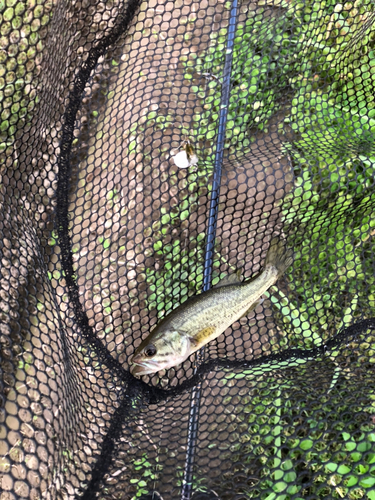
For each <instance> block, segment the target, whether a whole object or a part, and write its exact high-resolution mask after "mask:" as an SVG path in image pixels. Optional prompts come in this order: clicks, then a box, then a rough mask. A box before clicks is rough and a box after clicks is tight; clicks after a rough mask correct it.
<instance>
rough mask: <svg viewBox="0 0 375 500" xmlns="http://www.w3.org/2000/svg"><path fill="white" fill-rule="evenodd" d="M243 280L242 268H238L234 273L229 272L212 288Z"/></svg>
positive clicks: (236, 283)
mask: <svg viewBox="0 0 375 500" xmlns="http://www.w3.org/2000/svg"><path fill="white" fill-rule="evenodd" d="M238 283H242V282H241V269H238V270H237V271H236V272H235V273H234V274H228V275H227V276H224V278H223V279H221V280H220V281H219V283H218V284H217V285H215V286H213V287H212V288H220V287H221V286H226V285H238Z"/></svg>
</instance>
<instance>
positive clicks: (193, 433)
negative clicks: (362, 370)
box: [181, 0, 238, 500]
mask: <svg viewBox="0 0 375 500" xmlns="http://www.w3.org/2000/svg"><path fill="white" fill-rule="evenodd" d="M237 4H238V0H233V1H232V8H231V11H230V18H229V27H228V39H227V48H226V53H225V62H224V74H223V83H222V91H221V100H220V115H219V130H218V135H217V142H216V154H215V164H214V176H213V181H212V196H211V202H210V212H209V218H208V228H207V240H206V250H205V255H204V272H203V291H204V292H207V291H208V290H209V289H210V287H211V279H212V264H213V255H214V246H215V235H216V224H217V213H218V206H219V193H220V182H221V166H222V163H223V155H224V143H225V130H226V125H227V115H228V106H229V96H230V83H231V82H230V78H231V73H232V61H233V46H234V37H235V33H236V21H237ZM203 356H204V347H202V349H201V350H200V352H199V354H198V356H197V364H199V362H200V360H201V359H203ZM195 371H196V369H195ZM200 399H201V384H198V385H197V387H196V388H194V390H193V392H192V395H191V402H190V415H189V427H188V442H187V451H186V460H185V470H184V480H183V486H182V496H181V500H190V498H191V494H192V488H193V466H194V455H195V448H196V442H197V435H198V420H199V406H200Z"/></svg>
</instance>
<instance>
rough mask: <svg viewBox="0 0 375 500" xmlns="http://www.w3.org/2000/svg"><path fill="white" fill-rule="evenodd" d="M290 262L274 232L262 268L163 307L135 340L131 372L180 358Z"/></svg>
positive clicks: (233, 317)
mask: <svg viewBox="0 0 375 500" xmlns="http://www.w3.org/2000/svg"><path fill="white" fill-rule="evenodd" d="M292 262H293V252H292V250H291V249H289V248H287V247H286V246H285V243H284V242H283V241H282V240H280V239H279V238H274V239H273V240H272V241H271V243H270V247H269V249H268V253H267V256H266V261H265V264H264V268H263V270H262V272H260V273H259V274H258V275H257V276H255V277H253V278H251V279H250V280H247V281H244V282H241V278H240V275H239V274H238V273H235V274H231V275H228V276H226V277H225V278H224V279H222V280H221V281H220V282H219V283H218V284H217V285H216V286H215V287H213V288H211V289H210V290H208V291H207V292H203V293H201V294H200V295H195V296H194V297H191V298H190V299H188V300H187V301H186V302H184V303H183V304H181V305H180V306H178V307H177V308H176V309H175V310H174V311H172V312H171V313H169V314H168V315H167V316H166V317H165V318H164V319H163V320H162V321H161V322H160V323H159V324H158V325H157V326H156V327H155V329H154V330H153V331H152V332H151V333H150V335H149V336H148V337H147V338H146V339H145V340H143V342H142V343H141V344H140V345H139V346H138V348H137V349H136V351H135V352H134V355H133V357H132V359H131V362H132V367H131V373H132V374H133V375H148V374H150V373H156V372H158V371H159V370H163V369H165V368H172V367H173V366H176V365H178V364H180V363H182V362H183V361H185V360H186V359H187V358H188V357H189V356H190V355H191V354H193V353H194V352H195V351H198V350H199V349H200V348H201V347H203V346H204V345H205V344H207V343H208V342H210V341H211V340H214V339H216V338H217V337H219V335H221V334H222V333H223V332H224V331H225V330H226V329H227V328H228V327H229V326H230V325H232V324H233V323H234V322H235V321H237V320H239V319H240V318H242V316H246V315H247V314H248V313H249V312H250V311H251V310H252V309H255V308H256V307H257V305H258V304H259V303H260V302H261V300H260V299H261V296H262V295H263V293H264V292H266V291H267V290H268V289H269V287H270V286H272V285H273V284H275V283H276V281H277V280H278V279H279V278H280V276H282V275H283V274H284V273H285V271H286V269H288V267H289V266H290V265H291V264H292Z"/></svg>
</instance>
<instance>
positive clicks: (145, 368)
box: [130, 361, 161, 376]
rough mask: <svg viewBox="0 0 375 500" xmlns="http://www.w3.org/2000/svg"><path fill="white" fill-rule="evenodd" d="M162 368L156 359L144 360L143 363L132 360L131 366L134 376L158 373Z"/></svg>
mask: <svg viewBox="0 0 375 500" xmlns="http://www.w3.org/2000/svg"><path fill="white" fill-rule="evenodd" d="M160 370H161V368H160V367H159V366H158V364H157V363H156V362H155V361H143V362H141V363H135V362H134V361H133V362H132V366H131V367H130V373H131V374H132V375H134V376H141V375H149V374H150V373H156V372H158V371H160Z"/></svg>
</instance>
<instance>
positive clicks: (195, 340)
mask: <svg viewBox="0 0 375 500" xmlns="http://www.w3.org/2000/svg"><path fill="white" fill-rule="evenodd" d="M215 331H216V326H207V327H206V328H203V329H202V330H199V332H197V333H196V334H195V335H194V336H193V337H190V342H191V344H192V345H193V346H194V347H200V346H203V345H205V344H207V342H208V340H207V339H209V338H210V337H211V335H212V334H213V333H214V332H215Z"/></svg>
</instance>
